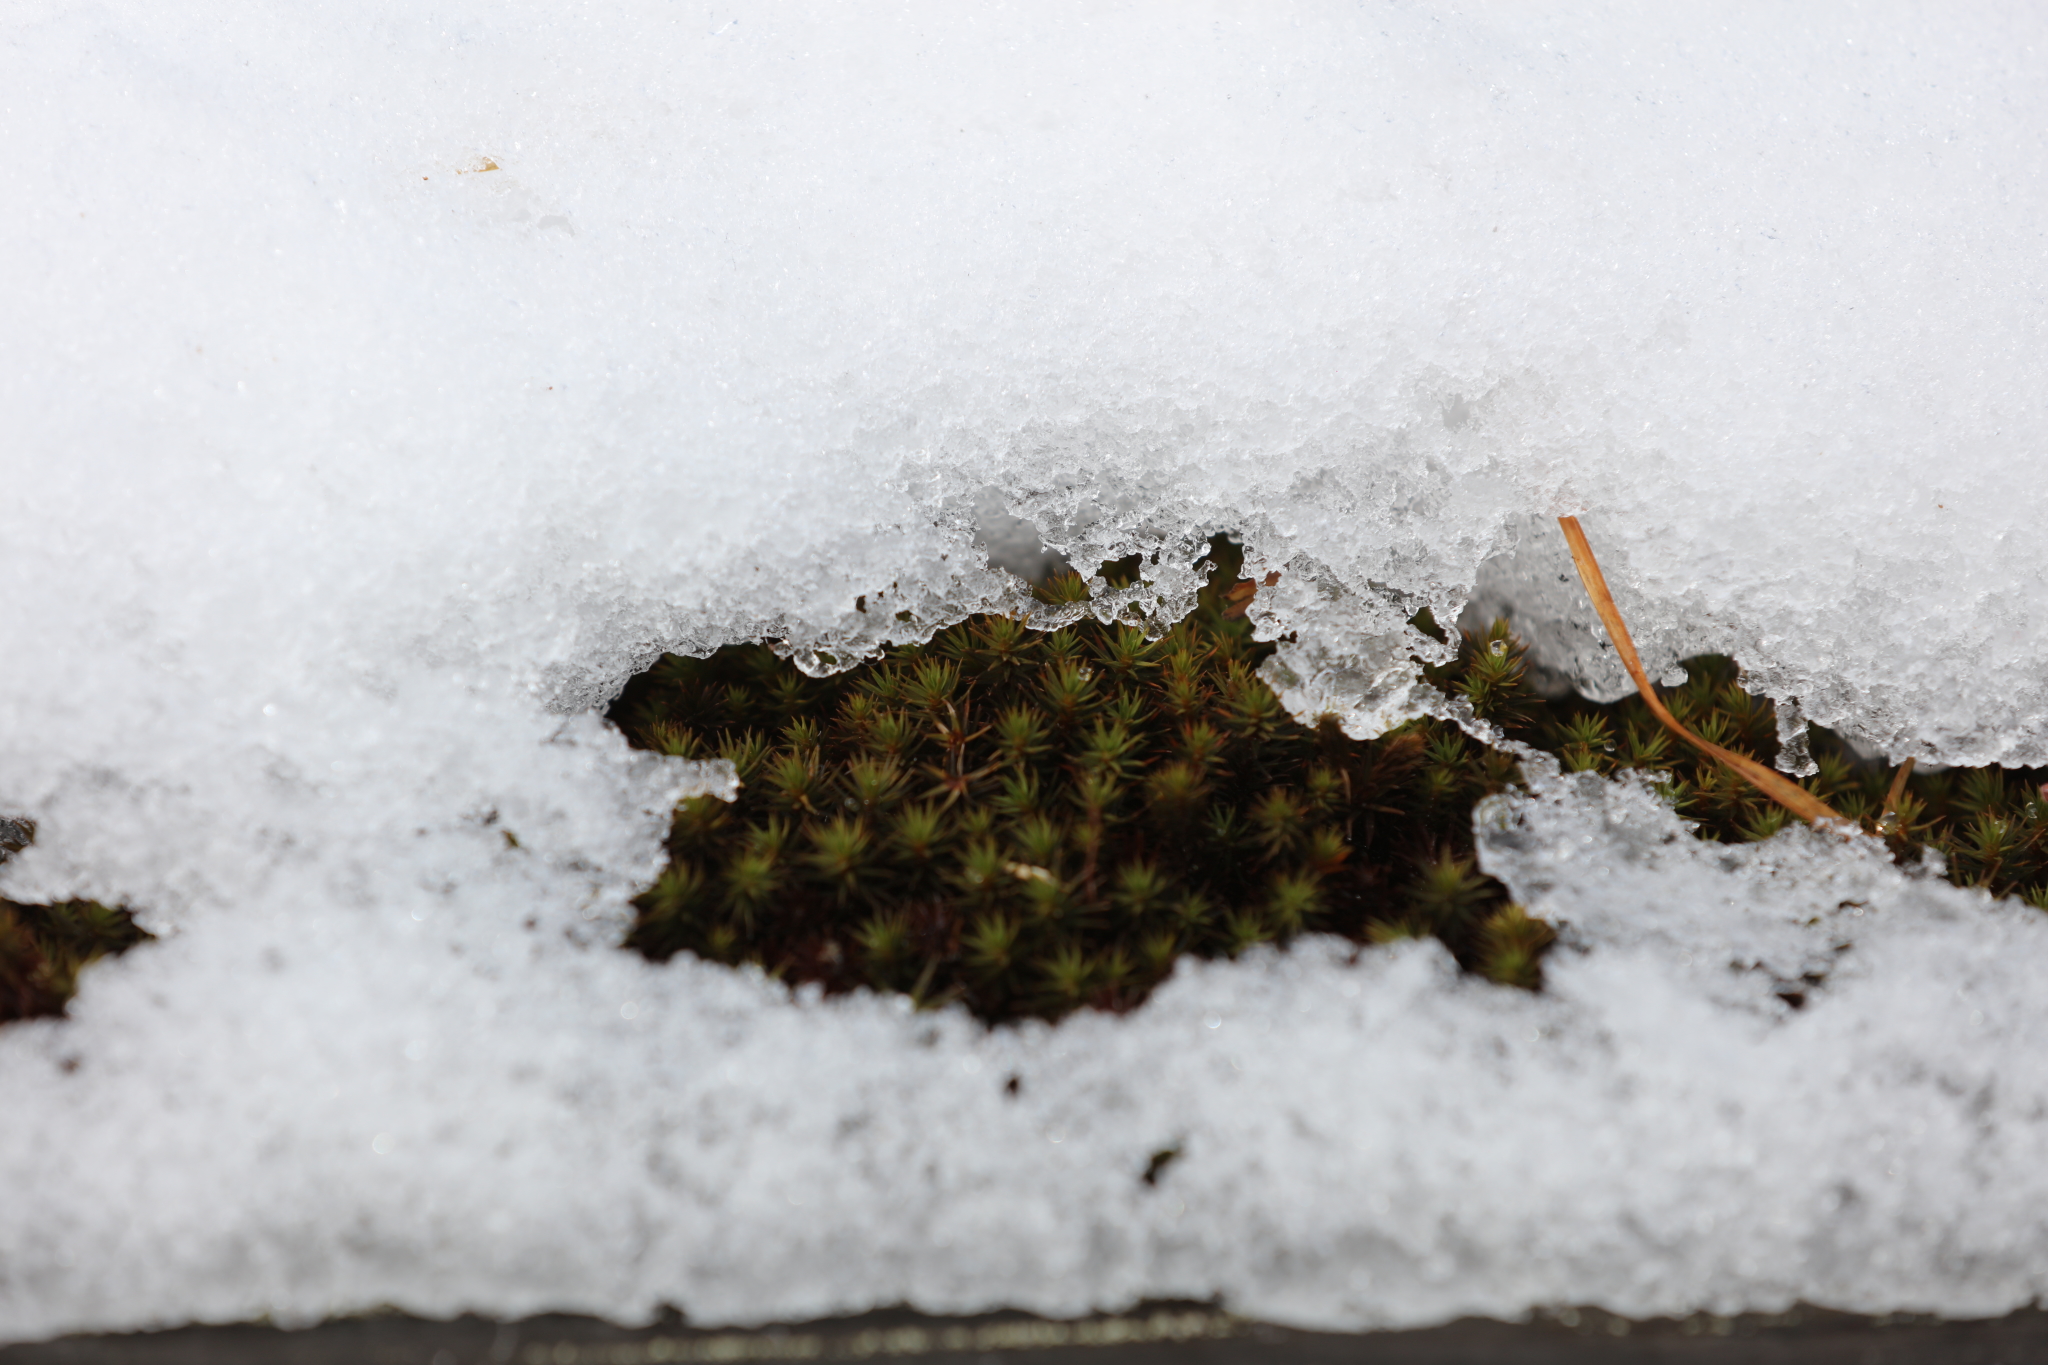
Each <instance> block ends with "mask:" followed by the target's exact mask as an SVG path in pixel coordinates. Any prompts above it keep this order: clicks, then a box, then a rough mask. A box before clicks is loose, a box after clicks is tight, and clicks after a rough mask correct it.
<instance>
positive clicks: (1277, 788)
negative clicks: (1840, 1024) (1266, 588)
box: [612, 542, 1552, 1020]
mask: <svg viewBox="0 0 2048 1365" xmlns="http://www.w3.org/2000/svg"><path fill="white" fill-rule="evenodd" d="M1212 553H1213V554H1214V555H1215V556H1216V557H1217V559H1218V561H1219V562H1220V563H1222V564H1223V567H1221V568H1218V569H1217V571H1216V572H1215V573H1214V574H1212V575H1211V579H1210V583H1209V586H1208V587H1207V588H1206V589H1205V590H1204V592H1203V593H1202V594H1201V602H1200V606H1199V608H1198V610H1197V611H1196V612H1195V613H1194V615H1192V616H1191V617H1190V618H1189V619H1187V620H1185V621H1183V622H1181V623H1180V624H1179V625H1178V626H1176V627H1175V628H1174V629H1173V630H1172V631H1171V632H1170V633H1168V634H1167V635H1165V636H1164V637H1163V638H1161V639H1158V640H1153V641H1148V640H1147V639H1146V638H1145V636H1144V634H1143V633H1142V632H1140V631H1138V630H1136V629H1133V628H1130V627H1127V626H1122V625H1104V624H1101V623H1099V622H1097V621H1094V620H1092V619H1088V620H1084V621H1083V622H1081V623H1080V624H1076V625H1071V626H1068V627H1066V628H1064V629H1061V630H1057V631H1053V632H1050V633H1044V634H1042V633H1039V632H1036V631H1033V630H1031V629H1030V628H1028V627H1027V626H1026V625H1024V624H1023V623H1022V622H1020V621H1016V620H1013V619H1010V618H1008V617H1000V616H984V617H979V618H976V619H973V620H970V621H967V622H964V623H962V624H960V625H957V626H954V627H952V628H951V629H949V630H946V631H944V632H941V633H940V634H939V635H938V636H937V637H936V638H935V639H933V640H932V642H931V643H930V644H928V645H923V646H914V647H905V648H899V649H894V650H891V651H889V652H888V654H887V655H886V656H885V657H884V658H883V659H882V660H880V661H879V662H877V663H875V664H872V665H869V666H866V667H864V668H860V669H856V670H853V671H851V672H848V673H845V674H842V675H839V676H837V677H833V678H827V679H823V680H814V679H810V678H806V677H805V676H804V675H803V674H801V673H800V672H798V671H797V670H796V669H795V668H794V667H793V666H791V665H790V664H788V663H786V662H784V661H782V660H779V659H777V658H776V657H775V656H774V655H773V654H772V653H771V652H770V651H768V650H767V649H765V648H761V647H758V646H753V647H742V648H728V649H724V650H721V651H719V652H718V653H717V654H715V655H713V656H712V657H710V658H708V659H685V658H678V657H675V656H668V657H666V658H664V659H662V660H661V661H660V663H658V664H657V665H656V666H655V667H654V668H653V669H651V670H650V671H649V672H647V673H645V674H643V675H641V676H640V677H639V678H637V679H635V680H634V682H633V683H632V685H631V686H629V687H628V688H627V690H626V693H625V695H624V696H622V697H621V698H620V700H619V702H618V704H617V705H616V706H615V707H614V708H613V713H612V714H613V717H614V719H615V720H617V721H618V722H619V723H620V725H621V726H622V727H623V728H624V730H625V732H626V733H627V735H628V736H629V737H631V738H632V740H633V741H634V742H635V743H637V744H640V745H642V746H645V747H648V748H653V749H658V750H660V751H663V752H666V753H670V754H676V755H679V756H683V757H691V758H700V757H725V758H729V759H731V760H732V761H733V762H734V764H735V765H737V767H738V769H739V774H740V778H741V781H742V783H743V786H742V788H741V793H740V797H739V799H738V801H736V802H735V803H733V804H731V805H727V804H725V803H723V802H720V801H717V800H714V799H711V798H699V799H695V800H690V801H685V802H684V803H682V805H681V806H679V807H678V809H677V811H676V815H675V821H674V825H673V827H672V829H671V831H670V835H669V840H668V849H669V853H670V863H669V865H668V868H667V870H666V871H664V872H663V873H662V875H661V877H660V879H659V880H658V881H657V882H656V883H655V885H654V887H653V888H652V889H651V890H649V891H648V892H647V893H646V894H644V895H642V896H641V897H640V898H639V899H638V901H637V902H636V906H637V908H638V912H639V914H638V920H637V923H636V924H635V926H634V928H633V930H632V934H631V937H630V940H629V941H630V943H631V945H632V946H633V947H635V948H638V949H639V950H640V951H642V952H644V953H646V954H647V955H649V956H650V957H653V958H656V959H666V958H668V957H669V956H670V955H672V954H674V953H676V952H678V951H680V950H684V949H688V950H689V951H691V952H694V953H697V954H698V955H700V956H703V957H706V958H710V959H713V960H715V961H720V962H729V963H738V962H754V963H758V964H760V965H761V966H762V967H763V968H765V969H767V970H768V971H769V972H771V973H773V974H774V975H776V976H778V977H781V978H783V979H784V980H787V981H789V982H792V983H799V982H818V983H821V984H822V985H824V986H825V988H826V989H828V990H847V989H852V988H854V987H858V986H875V987H880V988H884V989H892V990H900V991H907V992H909V993H910V994H911V995H912V996H914V997H915V998H916V999H918V1000H919V1001H921V1002H941V1001H950V1000H960V1001H964V1002H965V1003H966V1004H967V1006H968V1007H969V1008H970V1009H972V1010H973V1011H974V1012H975V1013H976V1014H978V1015H980V1016H981V1017H983V1018H984V1019H989V1020H998V1019H1006V1018H1014V1017H1018V1016H1024V1015H1037V1016H1041V1017H1045V1018H1057V1017H1059V1016H1060V1015H1063V1014H1065V1013H1067V1012H1068V1011H1070V1010H1072V1009H1075V1008H1076V1007H1078V1006H1081V1005H1094V1006H1097V1007H1101V1008H1106V1009H1122V1008H1128V1007H1129V1006H1131V1005H1134V1004H1136V1003H1137V1002H1138V1001H1140V1000H1142V999H1143V998H1144V997H1145V995H1146V994H1147V993H1148V992H1149V991H1150V990H1151V989H1152V987H1153V986H1154V985H1155V984H1157V983H1158V982H1159V981H1160V980H1161V979H1162V978H1163V977H1164V976H1165V975H1166V974H1167V973H1168V972H1169V971H1170V970H1171V969H1172V966H1173V963H1174V961H1175V959H1176V958H1178V957H1179V956H1180V955H1181V954H1182V953H1194V954H1196V955H1198V956H1202V957H1217V956H1229V955H1234V954H1236V953H1239V952H1241V951H1243V950H1244V949H1246V948H1248V947H1251V946H1252V945H1254V944H1259V943H1274V942H1279V943H1284V942H1286V941H1287V940H1289V939H1291V938H1293V937H1294V936H1296V935H1298V934H1300V933H1302V932H1304V931H1307V930H1319V931H1326V932H1333V933H1338V934H1343V935H1345V936H1348V937H1350V938H1352V939H1354V940H1358V941H1361V942H1363V941H1367V940H1385V939H1389V938H1398V937H1408V936H1417V935H1433V936H1435V937H1437V938H1439V939H1441V940H1442V941H1443V942H1444V943H1445V944H1446V945H1447V946H1448V947H1449V948H1450V950H1451V951H1452V953H1453V954H1454V955H1456V957H1457V958H1458V960H1459V961H1460V962H1461V963H1463V964H1465V965H1466V966H1467V967H1469V968H1472V969H1475V970H1478V971H1482V972H1485V973H1486V974H1488V975H1490V976H1492V977H1494V978H1496V979H1499V980H1502V981H1505V982H1512V983H1515V984H1519V985H1524V986H1533V985H1535V984H1536V982H1537V979H1538V974H1539V972H1540V959H1541V956H1542V953H1543V950H1544V949H1545V948H1546V947H1547V946H1548V945H1549V943H1550V941H1551V938H1552V935H1551V931H1550V929H1549V927H1548V926H1546V925H1544V924H1542V923H1541V922H1540V921H1536V920H1532V919H1530V918H1528V917H1527V916H1526V915H1524V914H1522V913H1521V911H1520V910H1519V909H1518V908H1515V907H1511V906H1509V905H1507V903H1506V897H1505V895H1504V894H1503V892H1502V890H1501V888H1500V887H1499V885H1498V884H1497V883H1495V882H1493V881H1492V880H1490V879H1488V878H1486V877H1484V876H1482V875H1480V874H1479V873H1478V871H1477V870H1476V869H1475V867H1474V865H1473V860H1472V856H1471V821H1470V811H1471V806H1472V802H1473V801H1474V800H1475V799H1476V798H1477V797H1479V796H1481V795H1484V794H1485V793H1486V792H1489V791H1495V790H1499V789H1500V788H1502V787H1503V786H1505V785H1506V784H1507V783H1509V782H1510V781H1511V780H1513V778H1514V775H1515V772H1514V766H1513V762H1512V760H1511V759H1509V758H1508V757H1507V756H1505V755H1502V754H1498V753H1494V752H1492V751H1489V750H1487V749H1485V748H1484V747H1483V746H1481V745H1478V744H1475V743H1473V742H1472V741H1470V740H1468V739H1466V738H1465V737H1464V736H1463V735H1461V734H1459V733H1458V732H1457V731H1456V730H1455V729H1453V728H1451V727H1449V726H1444V725H1440V724H1437V723H1434V722H1422V723H1417V724H1415V725H1411V726H1408V727H1406V728H1404V729H1402V730H1400V731H1398V732H1396V733H1394V734H1391V735H1389V736H1386V737H1384V738H1382V739H1380V740H1377V741H1374V742H1370V743H1360V742H1357V741H1354V740H1351V739H1348V738H1346V737H1345V736H1344V734H1343V733H1342V731H1341V730H1339V729H1338V727H1337V726H1336V724H1335V723H1334V722H1333V721H1327V720H1326V721H1325V722H1324V723H1322V724H1320V725H1317V726H1314V727H1309V726H1303V725H1301V724H1299V723H1297V722H1296V721H1294V720H1293V719H1291V718H1290V717H1289V716H1288V715H1287V713H1286V711H1285V710H1284V709H1283V708H1282V707H1281V705H1280V702H1279V699H1278V698H1277V697H1275V696H1274V694H1273V692H1272V691H1271V690H1270V689H1269V688H1268V687H1267V686H1266V685H1265V684H1264V683H1263V682H1261V681H1260V680H1259V679H1258V678H1257V677H1256V676H1255V675H1254V673H1253V670H1254V668H1256V666H1257V665H1258V663H1259V662H1260V661H1261V660H1262V659H1263V658H1264V657H1265V656H1266V655H1267V654H1268V653H1269V652H1270V651H1271V646H1270V645H1261V644H1258V643H1256V642H1254V641H1253V640H1252V638H1251V633H1250V630H1249V627H1248V626H1247V624H1246V623H1245V622H1244V621H1243V620H1241V619H1233V618H1234V617H1236V616H1239V615H1241V612H1242V603H1243V601H1244V599H1245V597H1247V596H1248V595H1249V594H1248V592H1247V588H1248V586H1249V585H1248V584H1244V583H1238V582H1235V581H1234V580H1235V570H1236V568H1237V556H1236V555H1235V554H1234V553H1232V552H1231V551H1230V548H1229V547H1228V546H1227V544H1225V543H1222V542H1219V543H1218V544H1217V545H1216V546H1214V547H1213V550H1212ZM1134 567H1135V566H1132V565H1128V564H1125V565H1111V566H1105V571H1106V576H1110V578H1111V581H1112V582H1113V583H1114V582H1115V581H1116V580H1117V578H1118V577H1120V576H1122V575H1127V574H1128V573H1130V572H1132V571H1134ZM1086 591H1087V590H1086V588H1085V587H1084V586H1083V585H1082V583H1081V580H1079V579H1078V578H1075V577H1072V576H1068V577H1066V578H1063V579H1058V580H1054V581H1053V582H1052V583H1050V584H1048V585H1047V586H1046V588H1044V589H1042V590H1041V595H1042V596H1045V597H1047V598H1048V600H1053V601H1072V600H1078V599H1079V598H1081V597H1084V596H1085V595H1086Z"/></svg>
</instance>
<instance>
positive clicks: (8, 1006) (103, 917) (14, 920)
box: [0, 820, 151, 1024]
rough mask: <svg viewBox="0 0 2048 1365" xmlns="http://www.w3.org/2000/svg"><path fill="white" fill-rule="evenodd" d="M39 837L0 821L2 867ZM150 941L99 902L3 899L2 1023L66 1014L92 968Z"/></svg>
mask: <svg viewBox="0 0 2048 1365" xmlns="http://www.w3.org/2000/svg"><path fill="white" fill-rule="evenodd" d="M34 834H35V828H34V826H33V825H30V824H28V823H27V822H25V821H18V820H0V862H4V861H6V859H7V858H8V857H10V856H12V855H13V854H15V853H19V852H20V851H21V850H22V848H23V847H25V846H26V845H27V844H28V842H29V840H30V839H32V838H33V837H34ZM149 937H151V935H149V934H148V933H146V932H144V931H143V930H142V929H141V928H140V927H139V926H138V925H137V924H136V923H135V921H134V920H133V919H131V918H129V915H128V912H127V911H126V910H120V909H112V908H109V907H107V906H104V905H101V904H100V903H99V902H98V901H63V902H60V903H58V904H56V905H21V904H18V903H16V902H14V901H10V900H0V1024H4V1023H6V1022H7V1021H9V1020H11V1019H32V1018H35V1017H37V1016H39V1015H50V1014H62V1013H63V1012H64V1006H65V1003H66V1002H67V1001H69V1000H70V999H71V997H72V996H73V995H74V994H75V993H76V992H77V990H78V974H79V972H81V971H83V970H84V969H85V967H86V966H87V965H88V964H89V963H91V962H93V961H95V960H96V959H98V958H102V957H107V956H111V955H114V954H118V953H123V952H126V951H127V950H128V949H129V948H131V947H133V946H134V945H135V944H137V943H140V942H141V941H142V940H144V939H146V938H149Z"/></svg>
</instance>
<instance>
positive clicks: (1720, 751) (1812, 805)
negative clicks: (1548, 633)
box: [1557, 517, 1843, 820]
mask: <svg viewBox="0 0 2048 1365" xmlns="http://www.w3.org/2000/svg"><path fill="white" fill-rule="evenodd" d="M1557 524H1558V525H1559V526H1562V527H1563V528H1564V538H1565V542H1566V543H1567V544H1569V545H1570V546H1571V547H1572V563H1574V564H1576V565H1578V568H1579V578H1580V580H1581V581H1583V582H1584V583H1585V585H1586V592H1587V595H1589V596H1590V597H1591V598H1592V599H1593V610H1594V611H1597V612H1599V613H1600V620H1601V621H1602V622H1603V623H1604V624H1605V625H1606V627H1607V634H1608V636H1609V637H1610V638H1611V639H1613V641H1614V649H1615V652H1616V653H1618V654H1619V655H1621V662H1622V666H1623V667H1625V668H1627V669H1628V675H1629V677H1631V678H1633V679H1635V684H1636V691H1638V692H1640V693H1642V694H1643V702H1644V704H1645V705H1647V706H1648V707H1649V708H1650V714H1651V715H1654V716H1655V717H1656V718H1657V719H1658V720H1660V721H1662V722H1664V727H1665V728H1666V729H1667V730H1670V731H1671V732H1672V733H1673V734H1675V735H1677V736H1678V737H1679V738H1680V739H1682V740H1684V741H1685V742H1686V743H1687V744H1690V745H1692V747H1693V748H1695V749H1698V750H1699V751H1700V752H1701V753H1703V754H1705V755H1707V756H1708V757H1709V758H1712V759H1714V760H1715V761H1716V762H1719V763H1721V764H1723V765H1725V766H1726V767H1729V768H1732V769H1734V770H1735V771H1736V772H1738V773H1740V774H1741V775H1742V776H1743V777H1745V778H1747V779H1749V781H1750V783H1751V784H1752V785H1754V786H1755V787H1756V788H1757V790H1759V791H1761V792H1762V793H1763V794H1764V795H1765V796H1768V797H1770V798H1771V799H1772V800H1773V801H1776V802H1777V803H1778V804H1779V805H1781V806H1783V807H1784V808H1785V809H1786V810H1789V811H1791V812H1792V813H1793V814H1794V815H1796V816H1798V817H1799V818H1800V819H1802V820H1841V819H1842V818H1843V817H1842V815H1841V813H1840V812H1839V811H1837V810H1835V809H1834V808H1833V807H1831V806H1829V805H1828V804H1827V802H1825V801H1823V800H1821V799H1820V798H1819V797H1817V796H1815V795H1814V794H1813V793H1812V792H1810V791H1808V790H1807V789H1806V788H1804V787H1802V786H1800V785H1799V784H1798V783H1797V782H1794V781H1792V780H1791V779H1790V778H1788V777H1786V776H1785V775H1784V774H1782V773H1777V772H1773V771H1772V770H1771V769H1769V768H1766V767H1765V766H1764V765H1763V764H1761V763H1759V762H1757V761H1756V760H1755V759H1753V758H1746V757H1744V756H1743V755H1741V754H1738V753H1735V752H1734V751H1733V750H1730V749H1724V748H1722V747H1721V746H1720V745H1718V744H1714V743H1711V742H1709V741H1707V740H1704V739H1701V738H1700V737H1699V736H1698V735H1696V734H1694V733H1693V732H1692V731H1690V730H1688V729H1686V728H1685V726H1683V725H1681V724H1680V723H1679V720H1678V717H1676V716H1674V715H1672V714H1671V711H1670V709H1669V708H1667V707H1666V706H1665V705H1664V702H1663V700H1662V699H1661V698H1660V697H1658V695H1657V690H1656V689H1655V688H1653V687H1651V686H1650V675H1649V674H1647V673H1645V672H1644V671H1643V661H1642V659H1641V658H1639V657H1638V656H1637V654H1636V644H1635V641H1634V640H1632V639H1630V638H1629V633H1628V626H1627V624H1626V623H1624V622H1623V621H1622V619H1621V609H1620V608H1619V607H1617V606H1615V605H1614V594H1613V593H1611V592H1609V591H1608V590H1607V579H1606V576H1605V575H1603V574H1602V573H1601V572H1600V561H1599V560H1597V559H1595V558H1593V547H1592V546H1590V545H1588V544H1587V543H1586V533H1585V532H1584V531H1582V530H1580V529H1579V519H1578V518H1577V517H1559V518H1558V519H1557Z"/></svg>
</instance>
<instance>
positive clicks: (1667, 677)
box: [1657, 664, 1692, 687]
mask: <svg viewBox="0 0 2048 1365" xmlns="http://www.w3.org/2000/svg"><path fill="white" fill-rule="evenodd" d="M1691 676H1692V674H1690V673H1688V672H1686V671H1685V665H1684V664H1673V665H1671V667H1669V668H1667V669H1665V670H1664V673H1663V676H1661V677H1659V678H1658V679H1657V681H1658V682H1660V683H1662V684H1664V686H1666V687H1683V686H1685V683H1686V680H1687V679H1688V678H1690V677H1691Z"/></svg>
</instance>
